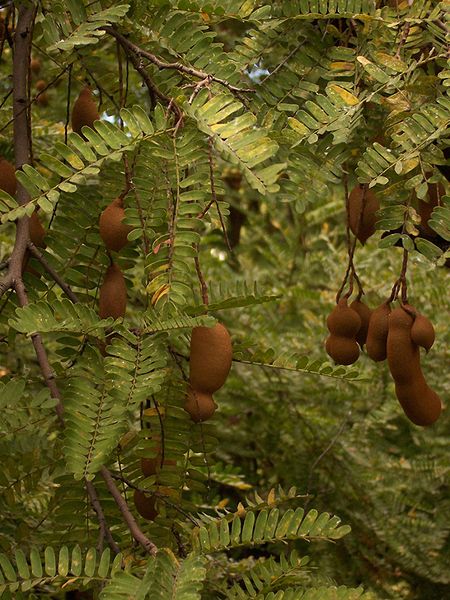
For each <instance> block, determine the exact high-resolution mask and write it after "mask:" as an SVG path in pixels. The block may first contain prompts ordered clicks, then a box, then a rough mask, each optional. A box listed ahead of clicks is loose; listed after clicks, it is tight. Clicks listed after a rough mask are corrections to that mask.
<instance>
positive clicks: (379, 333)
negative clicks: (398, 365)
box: [366, 302, 391, 362]
mask: <svg viewBox="0 0 450 600" xmlns="http://www.w3.org/2000/svg"><path fill="white" fill-rule="evenodd" d="M390 313H391V307H390V304H389V302H383V304H381V305H380V306H379V307H378V308H376V309H375V310H374V311H372V314H371V316H370V321H369V328H368V330H367V338H366V349H367V354H368V355H369V356H370V358H371V359H372V360H374V361H375V362H381V361H382V360H386V357H387V348H386V345H387V337H388V330H389V315H390Z"/></svg>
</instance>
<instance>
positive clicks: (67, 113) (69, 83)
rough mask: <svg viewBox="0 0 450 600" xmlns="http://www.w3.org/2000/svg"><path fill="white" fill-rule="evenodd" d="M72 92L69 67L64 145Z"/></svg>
mask: <svg viewBox="0 0 450 600" xmlns="http://www.w3.org/2000/svg"><path fill="white" fill-rule="evenodd" d="M71 91H72V65H70V66H69V75H68V78H67V98H66V120H65V122H64V143H65V144H67V130H68V128H69V121H70V96H71Z"/></svg>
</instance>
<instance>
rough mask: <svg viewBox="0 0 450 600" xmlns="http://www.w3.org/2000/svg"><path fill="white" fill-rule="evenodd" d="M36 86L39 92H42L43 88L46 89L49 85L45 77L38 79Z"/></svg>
mask: <svg viewBox="0 0 450 600" xmlns="http://www.w3.org/2000/svg"><path fill="white" fill-rule="evenodd" d="M35 87H36V89H37V91H38V92H42V90H44V89H45V88H46V87H47V82H46V81H45V79H39V80H38V81H36V85H35Z"/></svg>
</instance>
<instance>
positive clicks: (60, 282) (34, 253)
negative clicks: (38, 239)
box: [28, 241, 78, 304]
mask: <svg viewBox="0 0 450 600" xmlns="http://www.w3.org/2000/svg"><path fill="white" fill-rule="evenodd" d="M28 250H29V252H30V254H31V255H32V256H34V258H36V259H37V260H38V261H39V262H40V263H41V265H42V266H43V267H44V269H45V270H46V271H47V273H48V274H49V275H50V277H51V278H52V279H53V281H54V282H55V283H57V284H58V285H59V287H60V288H61V289H62V291H63V292H65V294H66V296H67V297H68V298H69V299H70V300H72V302H73V303H74V304H76V303H77V302H78V297H77V295H76V294H75V292H73V291H72V289H71V287H70V286H69V285H68V284H67V283H66V282H65V281H64V279H63V278H62V277H61V276H60V275H58V273H57V272H56V271H55V269H54V268H53V267H52V266H51V265H50V264H49V262H48V261H47V259H46V258H44V256H43V254H42V253H41V252H40V251H39V250H38V249H37V248H36V246H35V245H34V244H33V242H31V241H30V242H28Z"/></svg>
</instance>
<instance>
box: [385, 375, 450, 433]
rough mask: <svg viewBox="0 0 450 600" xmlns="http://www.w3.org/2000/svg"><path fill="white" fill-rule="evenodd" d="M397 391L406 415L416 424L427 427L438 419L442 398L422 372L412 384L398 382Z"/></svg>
mask: <svg viewBox="0 0 450 600" xmlns="http://www.w3.org/2000/svg"><path fill="white" fill-rule="evenodd" d="M395 393H396V396H397V398H398V401H399V402H400V405H401V407H402V408H403V411H404V413H405V415H406V416H407V417H408V419H409V420H410V421H412V422H413V423H414V424H415V425H419V426H421V427H427V426H429V425H432V424H433V423H435V422H436V421H437V420H438V418H439V416H440V414H441V411H442V404H441V400H440V398H439V396H438V395H437V394H436V392H435V391H434V390H432V389H431V388H430V387H429V385H428V384H427V382H426V381H425V378H424V377H423V375H422V374H421V376H420V377H417V379H416V380H415V381H414V383H412V384H396V385H395Z"/></svg>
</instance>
